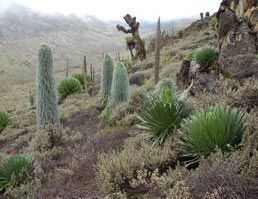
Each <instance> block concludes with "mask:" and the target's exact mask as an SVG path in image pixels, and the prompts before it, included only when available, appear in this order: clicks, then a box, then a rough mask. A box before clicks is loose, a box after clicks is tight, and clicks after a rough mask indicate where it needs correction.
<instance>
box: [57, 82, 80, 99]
mask: <svg viewBox="0 0 258 199" xmlns="http://www.w3.org/2000/svg"><path fill="white" fill-rule="evenodd" d="M81 91H82V85H81V83H80V81H79V80H78V79H75V78H67V79H65V80H63V81H61V82H60V83H59V85H58V93H59V98H60V100H64V99H65V98H66V97H67V96H68V95H71V94H73V93H78V92H81Z"/></svg>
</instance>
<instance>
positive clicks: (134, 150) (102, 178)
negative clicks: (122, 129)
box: [96, 136, 177, 196]
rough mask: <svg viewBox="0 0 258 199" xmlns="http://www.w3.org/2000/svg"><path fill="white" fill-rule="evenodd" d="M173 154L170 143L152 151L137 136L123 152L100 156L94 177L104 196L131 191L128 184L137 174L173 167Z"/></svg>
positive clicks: (174, 160) (174, 157)
mask: <svg viewBox="0 0 258 199" xmlns="http://www.w3.org/2000/svg"><path fill="white" fill-rule="evenodd" d="M176 158H177V153H176V152H175V151H173V150H172V149H171V142H167V143H166V144H165V145H164V146H163V147H162V148H159V147H157V148H153V147H152V146H151V145H149V144H148V143H146V142H144V140H143V138H142V137H141V136H138V137H136V138H132V139H129V140H128V141H127V142H126V143H125V145H124V150H123V151H121V152H120V153H119V152H115V151H114V152H111V153H108V154H102V155H100V157H99V162H98V164H97V165H96V171H97V173H96V178H97V182H98V184H99V187H100V189H101V191H102V192H103V193H104V194H105V196H112V195H113V194H114V193H117V192H121V191H123V190H130V189H133V187H132V186H131V184H130V182H131V181H132V180H133V179H137V176H136V174H137V171H138V170H141V169H142V168H146V169H147V170H148V171H149V172H153V171H154V170H156V169H161V170H162V169H165V168H166V167H168V166H173V165H175V164H176Z"/></svg>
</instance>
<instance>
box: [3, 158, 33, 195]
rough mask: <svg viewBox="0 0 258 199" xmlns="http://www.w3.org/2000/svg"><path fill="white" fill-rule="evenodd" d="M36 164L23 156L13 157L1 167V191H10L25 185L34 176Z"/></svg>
mask: <svg viewBox="0 0 258 199" xmlns="http://www.w3.org/2000/svg"><path fill="white" fill-rule="evenodd" d="M33 172H34V163H33V161H31V160H30V159H29V158H27V157H26V156H23V155H13V156H10V157H9V158H7V159H6V161H4V162H3V163H2V164H1V165H0V190H1V192H2V193H3V192H5V191H7V190H9V189H12V188H15V187H18V186H20V185H21V184H22V183H23V184H25V183H26V182H27V181H28V179H29V177H31V176H32V175H33Z"/></svg>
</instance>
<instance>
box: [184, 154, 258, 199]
mask: <svg viewBox="0 0 258 199" xmlns="http://www.w3.org/2000/svg"><path fill="white" fill-rule="evenodd" d="M218 154H219V155H218ZM218 154H215V155H213V156H212V157H210V158H209V160H203V161H202V162H201V163H200V165H199V167H198V168H197V169H196V170H195V171H194V172H193V173H192V174H191V175H190V176H188V177H187V178H186V179H185V180H184V181H185V184H186V186H187V187H188V191H189V193H190V194H191V197H192V198H205V199H208V198H214V199H215V198H229V199H233V198H247V199H253V198H256V196H257V194H258V178H257V177H255V176H252V175H247V173H246V168H245V167H246V166H245V165H246V163H244V164H243V162H241V161H239V159H238V158H239V155H238V156H235V154H233V155H232V157H231V156H229V157H228V154H227V155H226V156H225V155H224V156H223V155H222V154H221V153H220V152H219V153H218ZM247 165H248V164H247Z"/></svg>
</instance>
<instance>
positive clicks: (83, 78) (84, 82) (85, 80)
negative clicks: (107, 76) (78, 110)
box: [72, 74, 89, 89]
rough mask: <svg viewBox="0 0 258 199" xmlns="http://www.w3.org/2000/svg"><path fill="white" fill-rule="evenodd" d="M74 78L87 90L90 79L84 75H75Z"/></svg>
mask: <svg viewBox="0 0 258 199" xmlns="http://www.w3.org/2000/svg"><path fill="white" fill-rule="evenodd" d="M72 77H73V78H74V79H77V80H79V82H80V83H81V85H82V88H83V89H85V88H86V85H87V84H88V80H89V77H86V76H85V75H83V74H74V75H73V76H72Z"/></svg>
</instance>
